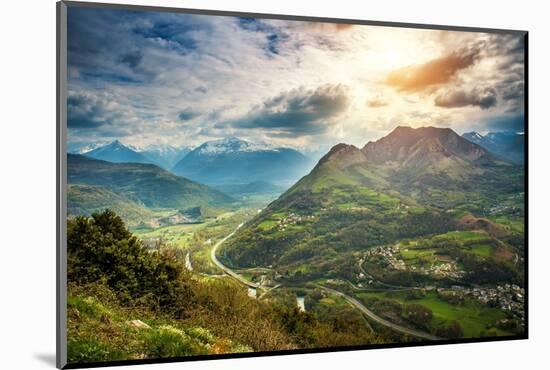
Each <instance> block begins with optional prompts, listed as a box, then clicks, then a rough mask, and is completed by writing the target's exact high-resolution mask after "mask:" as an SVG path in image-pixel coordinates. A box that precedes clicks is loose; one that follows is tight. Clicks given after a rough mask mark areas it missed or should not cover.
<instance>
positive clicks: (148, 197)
mask: <svg viewBox="0 0 550 370" xmlns="http://www.w3.org/2000/svg"><path fill="white" fill-rule="evenodd" d="M67 179H68V183H69V185H75V184H81V185H92V186H101V187H103V188H105V189H107V190H109V191H111V192H115V193H117V194H119V195H121V196H123V197H125V198H126V199H129V200H131V201H133V202H135V203H137V204H139V205H143V206H145V207H148V208H170V209H176V208H181V209H186V208H190V207H195V206H203V205H217V204H224V203H230V202H231V201H232V198H230V197H229V196H227V195H225V194H224V193H222V192H220V191H217V190H214V189H212V188H210V187H208V186H206V185H202V184H198V183H196V182H193V181H190V180H188V179H186V178H183V177H179V176H176V175H174V174H172V173H170V172H168V171H166V170H163V169H162V168H159V167H157V166H155V165H152V164H142V163H112V162H107V161H102V160H96V159H92V158H88V157H86V156H82V155H74V154H68V155H67Z"/></svg>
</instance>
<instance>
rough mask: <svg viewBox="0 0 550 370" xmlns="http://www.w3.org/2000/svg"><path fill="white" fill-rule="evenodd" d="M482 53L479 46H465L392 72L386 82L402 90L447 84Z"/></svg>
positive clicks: (416, 89)
mask: <svg viewBox="0 0 550 370" xmlns="http://www.w3.org/2000/svg"><path fill="white" fill-rule="evenodd" d="M479 55H480V48H479V46H474V47H470V48H464V49H461V50H458V51H455V52H452V53H450V54H448V55H445V56H442V57H439V58H436V59H432V60H430V61H428V62H426V63H423V64H416V65H410V66H407V67H403V68H399V69H397V70H394V71H392V72H390V73H389V74H388V76H387V78H386V81H385V82H386V84H388V85H390V86H392V87H394V88H396V89H398V90H401V91H420V90H424V89H427V88H431V87H434V86H436V85H441V84H445V83H447V82H449V81H451V79H452V78H453V77H455V75H456V74H457V73H458V72H459V71H460V70H463V69H466V68H468V67H470V66H472V65H473V64H474V63H475V62H476V61H477V60H478V59H479Z"/></svg>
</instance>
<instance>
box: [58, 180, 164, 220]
mask: <svg viewBox="0 0 550 370" xmlns="http://www.w3.org/2000/svg"><path fill="white" fill-rule="evenodd" d="M67 201H68V212H69V214H70V215H75V216H78V215H90V214H92V213H93V212H97V211H102V210H103V209H105V208H110V209H112V210H113V211H114V212H116V213H117V214H119V215H120V216H121V217H122V218H123V219H124V220H126V222H127V223H128V224H129V225H133V224H136V223H138V222H140V221H141V220H143V219H148V218H151V217H153V216H154V213H153V212H152V211H151V210H149V209H148V208H146V207H144V206H142V205H140V204H138V203H136V202H135V201H132V200H131V199H128V198H126V197H125V196H123V195H121V194H118V193H115V192H113V191H110V190H109V189H107V188H105V187H102V186H94V185H69V191H68V193H67Z"/></svg>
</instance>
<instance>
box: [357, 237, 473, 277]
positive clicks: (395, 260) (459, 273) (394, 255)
mask: <svg viewBox="0 0 550 370" xmlns="http://www.w3.org/2000/svg"><path fill="white" fill-rule="evenodd" d="M400 248H401V247H400V246H399V245H392V246H383V247H376V248H373V249H370V250H369V251H367V252H366V253H365V257H366V258H367V259H368V258H373V257H377V256H378V257H379V258H380V257H381V258H383V259H384V260H385V262H386V264H387V265H388V266H389V267H390V268H393V269H394V270H398V271H414V272H417V273H420V274H423V275H433V276H438V277H441V278H444V277H447V278H451V279H459V278H461V277H463V276H464V275H465V273H466V272H465V271H463V270H460V269H459V268H458V266H457V264H456V262H454V261H445V262H443V261H436V262H434V263H432V264H431V265H430V266H429V267H424V266H415V265H410V266H408V265H407V264H406V263H405V261H404V260H403V259H402V258H400V257H401V255H400ZM405 251H407V249H405Z"/></svg>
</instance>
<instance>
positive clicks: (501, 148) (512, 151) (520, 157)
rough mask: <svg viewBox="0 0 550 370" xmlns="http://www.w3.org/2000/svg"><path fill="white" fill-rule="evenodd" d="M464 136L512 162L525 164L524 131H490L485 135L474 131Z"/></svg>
mask: <svg viewBox="0 0 550 370" xmlns="http://www.w3.org/2000/svg"><path fill="white" fill-rule="evenodd" d="M462 137H464V138H465V139H467V140H468V141H470V142H472V143H475V144H478V145H479V146H481V147H483V148H485V149H487V150H488V151H490V152H492V153H494V154H495V155H496V156H498V157H500V158H503V159H506V160H508V161H510V162H512V163H516V164H523V163H524V161H525V135H524V134H523V133H517V132H489V133H488V134H487V135H485V136H483V135H481V134H480V133H478V132H475V131H472V132H466V133H464V134H463V135H462Z"/></svg>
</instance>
